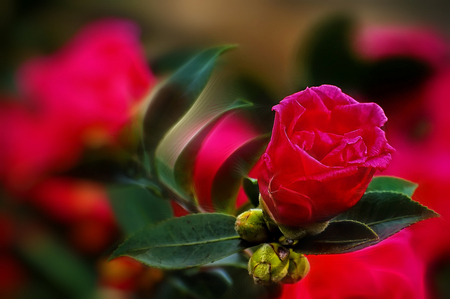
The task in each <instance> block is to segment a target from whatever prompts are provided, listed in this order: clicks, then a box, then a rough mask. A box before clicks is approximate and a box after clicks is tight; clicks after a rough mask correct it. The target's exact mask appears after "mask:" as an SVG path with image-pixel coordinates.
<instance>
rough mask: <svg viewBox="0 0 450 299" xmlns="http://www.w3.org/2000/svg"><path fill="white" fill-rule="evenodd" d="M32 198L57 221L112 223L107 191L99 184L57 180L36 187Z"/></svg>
mask: <svg viewBox="0 0 450 299" xmlns="http://www.w3.org/2000/svg"><path fill="white" fill-rule="evenodd" d="M30 197H31V198H32V199H33V201H34V202H35V204H36V205H38V206H39V207H41V208H42V209H43V210H44V211H45V212H46V213H47V214H48V215H49V216H51V217H52V218H53V219H56V220H58V221H62V222H65V223H71V222H76V221H80V220H85V219H97V220H98V221H102V222H104V223H111V222H112V221H113V218H112V210H111V207H110V206H109V202H108V197H107V194H106V190H105V188H104V187H103V186H102V185H100V184H98V183H94V182H90V181H83V180H76V179H71V178H62V177H54V178H50V179H47V180H45V181H43V182H42V183H40V184H39V185H37V186H36V187H35V188H33V189H32V190H31V192H30Z"/></svg>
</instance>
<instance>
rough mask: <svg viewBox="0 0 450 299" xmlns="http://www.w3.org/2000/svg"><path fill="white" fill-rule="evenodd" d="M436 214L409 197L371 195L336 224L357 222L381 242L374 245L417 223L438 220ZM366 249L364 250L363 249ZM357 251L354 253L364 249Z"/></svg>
mask: <svg viewBox="0 0 450 299" xmlns="http://www.w3.org/2000/svg"><path fill="white" fill-rule="evenodd" d="M437 216H438V214H436V213H435V212H434V211H432V210H430V209H428V208H427V207H424V206H423V205H421V204H420V203H418V202H415V201H413V200H412V199H411V198H410V197H409V196H408V195H406V194H403V193H399V192H393V191H369V192H366V193H365V194H364V196H363V197H362V198H361V200H360V201H359V202H358V203H357V204H356V205H355V206H353V207H352V208H350V209H349V210H347V211H346V212H344V213H342V214H340V215H339V216H338V217H336V218H335V219H334V220H344V219H346V220H355V221H359V222H362V223H364V224H366V225H367V226H369V227H370V228H371V229H373V230H374V231H375V232H376V233H377V235H378V237H379V240H378V241H376V242H371V243H370V244H365V245H366V246H368V245H373V244H375V243H377V242H380V241H383V240H384V239H386V238H387V237H389V236H391V235H393V234H395V233H397V232H399V231H400V230H402V229H404V228H405V227H408V226H410V225H412V224H414V223H416V222H419V221H421V220H425V219H428V218H433V217H437ZM364 247H365V246H364ZM361 248H362V247H355V248H353V250H358V249H361Z"/></svg>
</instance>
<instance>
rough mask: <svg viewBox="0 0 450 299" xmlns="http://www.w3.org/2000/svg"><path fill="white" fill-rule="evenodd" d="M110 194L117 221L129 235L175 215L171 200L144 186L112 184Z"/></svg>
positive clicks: (109, 189)
mask: <svg viewBox="0 0 450 299" xmlns="http://www.w3.org/2000/svg"><path fill="white" fill-rule="evenodd" d="M108 195H109V198H110V201H111V205H112V208H113V210H114V214H115V215H116V218H117V221H118V222H119V225H120V227H121V228H122V230H123V231H124V232H125V233H126V234H127V235H129V234H132V233H134V232H136V231H138V230H140V229H142V228H144V227H146V226H148V225H151V224H155V223H157V222H160V221H162V220H166V219H169V218H171V217H173V214H172V208H171V206H170V203H169V201H168V200H164V199H161V198H158V197H156V196H155V195H153V194H152V193H150V192H149V191H148V190H147V189H145V188H143V187H142V186H139V185H114V186H110V187H109V188H108Z"/></svg>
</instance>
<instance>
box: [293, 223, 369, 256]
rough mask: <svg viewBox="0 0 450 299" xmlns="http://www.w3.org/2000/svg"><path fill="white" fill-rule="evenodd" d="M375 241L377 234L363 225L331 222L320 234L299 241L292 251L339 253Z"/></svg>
mask: <svg viewBox="0 0 450 299" xmlns="http://www.w3.org/2000/svg"><path fill="white" fill-rule="evenodd" d="M377 239H378V236H377V234H376V233H375V232H374V231H373V230H372V229H371V228H370V227H368V226H367V225H365V224H364V223H361V222H358V221H352V220H342V221H333V222H330V223H329V225H328V226H327V228H326V229H325V230H324V231H323V232H321V233H320V234H317V235H314V236H309V237H305V238H303V239H300V240H299V242H298V243H297V244H296V245H295V246H294V247H293V249H294V250H295V251H296V252H300V253H303V254H332V253H341V252H342V251H344V250H349V249H351V248H353V247H356V246H358V245H361V244H365V243H368V242H371V241H374V240H377Z"/></svg>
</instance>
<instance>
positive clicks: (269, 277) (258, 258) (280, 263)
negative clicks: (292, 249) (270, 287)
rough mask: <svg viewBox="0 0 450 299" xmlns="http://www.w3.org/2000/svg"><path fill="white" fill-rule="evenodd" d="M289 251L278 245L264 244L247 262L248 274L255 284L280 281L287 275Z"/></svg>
mask: <svg viewBox="0 0 450 299" xmlns="http://www.w3.org/2000/svg"><path fill="white" fill-rule="evenodd" d="M288 267H289V249H287V248H285V247H283V246H281V245H280V244H278V243H270V244H269V243H265V244H263V245H262V246H261V247H260V248H258V250H256V251H255V253H253V255H252V257H251V258H250V260H249V261H248V273H249V274H250V275H252V276H253V280H254V281H255V283H257V284H271V283H274V282H279V281H281V280H282V279H283V278H284V277H285V276H286V274H287V273H288Z"/></svg>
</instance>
